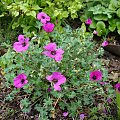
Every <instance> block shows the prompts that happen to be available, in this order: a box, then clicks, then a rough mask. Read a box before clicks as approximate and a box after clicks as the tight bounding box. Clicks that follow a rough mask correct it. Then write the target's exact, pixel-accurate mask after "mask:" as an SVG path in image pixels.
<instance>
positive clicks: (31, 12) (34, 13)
mask: <svg viewBox="0 0 120 120" xmlns="http://www.w3.org/2000/svg"><path fill="white" fill-rule="evenodd" d="M26 15H27V16H33V17H34V18H36V12H35V11H30V12H28V13H26Z"/></svg>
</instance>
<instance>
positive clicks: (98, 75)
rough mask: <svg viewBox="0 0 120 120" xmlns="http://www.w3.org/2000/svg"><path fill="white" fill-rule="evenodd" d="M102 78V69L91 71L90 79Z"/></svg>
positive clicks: (97, 79)
mask: <svg viewBox="0 0 120 120" xmlns="http://www.w3.org/2000/svg"><path fill="white" fill-rule="evenodd" d="M101 79H102V72H101V71H100V70H95V71H92V72H90V80H92V81H99V80H101Z"/></svg>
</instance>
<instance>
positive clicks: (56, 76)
mask: <svg viewBox="0 0 120 120" xmlns="http://www.w3.org/2000/svg"><path fill="white" fill-rule="evenodd" d="M46 79H47V80H48V81H50V82H53V83H54V90H57V91H60V90H61V87H60V85H61V84H64V83H65V82H66V77H65V76H64V75H62V74H61V73H60V72H53V73H52V75H49V76H47V77H46Z"/></svg>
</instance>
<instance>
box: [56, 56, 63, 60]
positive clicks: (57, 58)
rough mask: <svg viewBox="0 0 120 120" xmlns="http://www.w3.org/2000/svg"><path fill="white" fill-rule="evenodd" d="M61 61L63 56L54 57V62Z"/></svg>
mask: <svg viewBox="0 0 120 120" xmlns="http://www.w3.org/2000/svg"><path fill="white" fill-rule="evenodd" d="M62 59H63V56H62V55H56V56H55V60H56V62H59V61H61V60H62Z"/></svg>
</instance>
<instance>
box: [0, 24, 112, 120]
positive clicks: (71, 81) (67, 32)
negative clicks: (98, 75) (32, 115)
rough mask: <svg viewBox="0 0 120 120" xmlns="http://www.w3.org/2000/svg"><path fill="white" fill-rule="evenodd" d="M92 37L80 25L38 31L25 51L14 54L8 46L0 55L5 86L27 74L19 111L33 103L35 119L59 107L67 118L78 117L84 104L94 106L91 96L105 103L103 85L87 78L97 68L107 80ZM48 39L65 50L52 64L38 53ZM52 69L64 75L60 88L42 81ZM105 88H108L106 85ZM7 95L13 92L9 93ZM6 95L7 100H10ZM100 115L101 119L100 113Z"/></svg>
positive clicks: (105, 97)
mask: <svg viewBox="0 0 120 120" xmlns="http://www.w3.org/2000/svg"><path fill="white" fill-rule="evenodd" d="M98 24H100V26H102V28H104V27H105V26H104V24H103V23H102V22H99V23H98ZM92 37H93V36H92V34H91V33H87V32H86V27H85V25H84V24H82V27H81V28H79V29H76V30H74V31H73V30H72V29H71V28H70V27H69V26H66V27H65V29H64V32H63V33H62V34H61V33H59V31H57V30H55V31H54V32H52V33H51V34H49V35H47V34H46V33H45V32H44V33H43V32H40V33H39V34H37V35H36V36H35V38H34V39H31V41H30V46H29V49H28V50H27V51H26V52H22V53H17V52H15V51H14V50H13V48H12V47H10V48H9V50H8V52H7V53H6V54H5V55H3V56H2V57H1V58H0V61H1V62H0V66H4V67H3V69H4V74H5V75H4V77H5V79H6V81H5V83H6V85H7V87H12V86H13V79H14V78H15V77H16V75H18V74H20V73H25V74H26V75H27V77H28V78H27V79H28V84H26V85H25V86H24V87H23V89H22V92H23V93H24V94H25V96H26V97H24V98H23V99H22V100H21V101H20V107H21V110H22V111H23V112H29V111H30V109H31V108H33V106H35V107H34V109H36V110H37V111H38V112H39V119H43V120H47V119H51V117H53V115H52V114H53V112H56V111H57V108H58V107H59V108H60V110H61V111H64V110H67V111H68V112H69V116H70V117H71V118H74V119H78V116H79V114H80V113H81V112H83V111H84V106H89V108H90V109H91V108H92V107H93V106H96V102H97V103H98V101H96V99H95V95H96V96H97V95H98V96H99V95H101V96H102V97H103V98H101V100H100V101H99V102H102V103H103V104H104V105H105V103H106V99H107V97H108V96H110V95H109V93H108V92H104V90H103V89H104V87H102V86H101V85H100V84H99V81H98V82H95V81H90V72H91V71H93V70H98V69H100V70H101V71H102V73H103V79H102V81H106V80H107V70H106V69H105V68H104V66H103V65H104V64H103V62H102V61H101V60H100V59H98V56H99V57H100V56H102V54H103V49H102V48H99V49H96V47H95V43H94V42H92V41H91V40H92ZM51 40H52V41H53V42H56V43H57V45H58V47H59V48H62V49H63V50H64V51H65V53H64V54H63V59H62V61H61V62H57V63H56V62H55V61H54V60H53V59H51V58H48V57H46V56H44V55H42V52H43V47H44V46H45V45H47V44H48V43H49V42H50V41H51ZM90 41H91V42H90ZM55 71H59V72H61V73H62V74H63V75H64V76H65V77H66V78H67V81H66V83H65V84H63V85H61V87H62V91H54V90H53V85H52V84H51V83H50V82H48V81H47V80H46V76H47V75H50V74H52V72H55ZM49 87H50V88H51V89H52V90H51V91H50V92H48V91H47V89H48V88H49ZM106 87H107V88H108V89H109V90H110V89H112V88H110V85H109V84H108V86H106ZM13 90H14V89H13ZM110 94H111V93H110ZM9 95H11V96H15V95H16V94H13V93H12V92H11V93H10V94H9ZM9 95H8V96H9ZM8 96H7V98H8V99H7V100H12V99H14V97H13V98H9V97H8ZM21 97H22V96H21ZM96 107H97V106H96ZM89 108H88V111H89ZM78 111H80V113H79V112H78ZM56 114H57V113H56ZM91 114H92V113H91ZM101 117H102V118H103V119H104V116H101Z"/></svg>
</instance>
